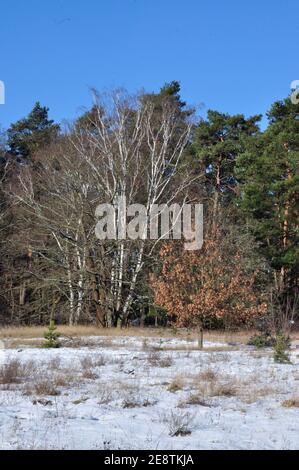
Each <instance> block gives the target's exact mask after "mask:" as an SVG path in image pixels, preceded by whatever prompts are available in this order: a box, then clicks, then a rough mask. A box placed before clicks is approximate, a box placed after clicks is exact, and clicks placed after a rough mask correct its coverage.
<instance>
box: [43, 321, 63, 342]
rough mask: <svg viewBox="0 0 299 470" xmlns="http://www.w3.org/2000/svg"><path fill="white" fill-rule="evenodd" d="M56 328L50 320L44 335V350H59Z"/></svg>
mask: <svg viewBox="0 0 299 470" xmlns="http://www.w3.org/2000/svg"><path fill="white" fill-rule="evenodd" d="M56 330H57V326H56V325H55V322H54V320H50V324H49V326H48V330H47V331H46V332H45V333H44V338H45V340H46V341H45V342H44V344H43V347H44V348H59V347H60V343H59V340H58V338H59V336H60V334H59V333H57V331H56Z"/></svg>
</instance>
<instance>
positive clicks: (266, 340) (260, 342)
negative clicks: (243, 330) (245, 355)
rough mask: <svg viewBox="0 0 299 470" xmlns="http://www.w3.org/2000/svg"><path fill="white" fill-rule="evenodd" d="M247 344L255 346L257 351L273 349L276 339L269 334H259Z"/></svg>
mask: <svg viewBox="0 0 299 470" xmlns="http://www.w3.org/2000/svg"><path fill="white" fill-rule="evenodd" d="M247 344H248V346H255V347H256V348H257V349H263V348H271V347H273V346H274V345H275V339H274V338H273V337H272V336H271V335H268V334H259V335H254V336H252V337H251V338H250V339H249V341H248V343H247Z"/></svg>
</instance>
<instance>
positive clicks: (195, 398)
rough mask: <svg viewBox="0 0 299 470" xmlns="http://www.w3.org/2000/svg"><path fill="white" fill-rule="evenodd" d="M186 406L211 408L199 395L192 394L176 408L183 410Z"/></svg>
mask: <svg viewBox="0 0 299 470" xmlns="http://www.w3.org/2000/svg"><path fill="white" fill-rule="evenodd" d="M188 405H199V406H208V407H210V406H211V405H210V403H209V402H208V401H207V400H206V399H205V398H204V397H203V396H202V395H201V393H192V394H191V395H189V397H188V398H186V399H185V400H182V401H181V402H180V403H179V405H178V406H179V407H180V408H184V407H185V406H188Z"/></svg>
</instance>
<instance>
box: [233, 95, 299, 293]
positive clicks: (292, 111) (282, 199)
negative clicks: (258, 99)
mask: <svg viewBox="0 0 299 470" xmlns="http://www.w3.org/2000/svg"><path fill="white" fill-rule="evenodd" d="M268 118H269V126H268V128H267V130H266V131H265V132H264V133H263V134H261V135H258V136H257V137H256V138H255V139H253V140H252V141H251V142H250V143H249V145H248V148H247V150H246V151H245V152H244V153H243V154H242V155H240V156H239V157H238V159H237V168H236V174H237V177H238V178H240V180H241V182H242V193H241V198H240V204H241V207H242V208H243V210H244V211H245V213H246V214H247V215H248V216H250V218H251V220H252V221H253V230H254V233H255V236H256V238H257V240H258V241H259V243H260V245H261V248H262V250H263V252H264V254H265V255H266V257H267V258H268V260H269V262H270V264H271V265H272V267H273V268H274V269H275V270H276V273H277V275H276V282H277V288H278V291H280V292H283V291H284V290H285V289H286V288H288V287H294V286H296V284H298V273H299V243H298V242H299V232H298V229H299V227H298V220H299V205H298V203H299V173H298V170H299V105H298V104H297V105H295V104H293V103H292V102H291V100H290V99H289V98H287V99H286V100H284V101H280V102H276V103H274V104H273V106H272V108H271V110H270V112H269V113H268Z"/></svg>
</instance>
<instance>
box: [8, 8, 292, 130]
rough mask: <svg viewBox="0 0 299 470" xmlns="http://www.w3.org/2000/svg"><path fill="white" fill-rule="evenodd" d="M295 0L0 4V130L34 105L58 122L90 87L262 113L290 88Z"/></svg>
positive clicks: (72, 113) (82, 101) (72, 112)
mask: <svg viewBox="0 0 299 470" xmlns="http://www.w3.org/2000/svg"><path fill="white" fill-rule="evenodd" d="M298 38H299V2H298V0H251V1H249V0H248V1H247V2H245V1H241V0H225V1H224V0H26V1H24V0H1V4H0V58H1V61H0V80H2V81H4V82H5V85H6V104H5V105H4V106H3V105H2V106H0V124H2V126H4V127H7V126H8V125H9V124H10V123H11V122H13V121H15V120H17V119H19V118H21V117H23V116H24V115H26V114H27V113H28V112H29V111H30V110H31V108H32V106H33V104H34V103H35V102H36V101H37V100H39V101H41V103H42V104H44V105H47V106H48V107H49V108H50V116H51V117H52V118H54V119H55V120H57V121H61V120H62V119H71V118H74V117H76V116H78V114H79V113H80V108H81V107H82V106H89V104H90V103H91V98H90V91H89V88H90V87H96V88H97V89H99V90H103V89H107V88H108V89H110V88H113V87H118V86H124V87H126V88H127V89H128V90H129V91H131V92H134V91H136V90H139V89H140V88H142V87H144V88H145V89H146V90H148V91H154V90H158V89H159V87H160V86H161V85H162V84H163V83H164V82H166V81H171V80H179V81H180V82H181V87H182V96H183V98H184V99H185V100H187V101H188V102H190V103H191V104H193V105H197V104H199V103H204V105H205V108H206V109H208V108H212V109H217V110H220V111H223V112H229V113H238V112H244V113H245V114H246V115H250V114H255V113H265V112H266V110H267V109H268V108H269V106H270V104H271V103H272V102H273V101H274V100H276V99H281V98H283V97H285V96H286V95H287V94H288V93H289V91H290V90H289V86H290V82H291V81H292V80H295V79H299V66H298V45H299V44H298V43H299V41H298Z"/></svg>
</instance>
